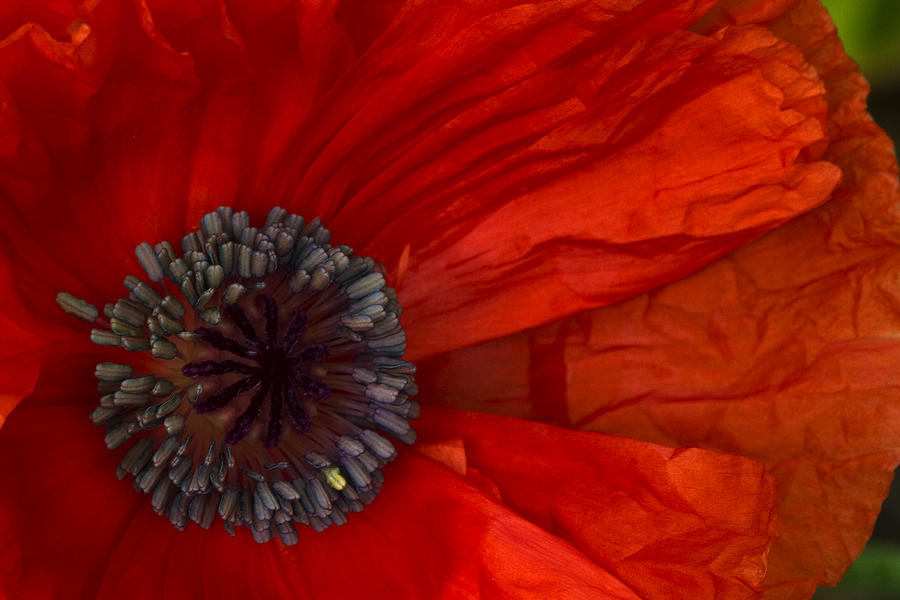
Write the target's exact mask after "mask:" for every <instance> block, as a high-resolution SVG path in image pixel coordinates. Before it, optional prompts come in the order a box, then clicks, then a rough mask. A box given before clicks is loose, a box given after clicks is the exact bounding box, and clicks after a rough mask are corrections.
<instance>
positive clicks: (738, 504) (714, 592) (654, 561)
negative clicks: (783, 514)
mask: <svg viewBox="0 0 900 600" xmlns="http://www.w3.org/2000/svg"><path fill="white" fill-rule="evenodd" d="M416 427H417V429H418V430H419V431H420V432H421V434H422V435H421V439H422V440H423V441H425V442H428V441H430V440H435V439H444V438H456V437H458V438H461V439H462V442H463V445H464V447H465V454H466V465H467V467H468V468H469V469H477V470H478V471H479V473H480V474H481V475H483V476H485V477H487V478H489V479H490V481H492V482H493V483H494V484H496V486H497V489H498V491H499V494H500V497H501V498H502V499H503V502H504V503H505V504H506V505H508V506H509V507H510V508H512V509H513V510H515V511H516V512H518V513H520V514H522V515H523V516H524V517H526V518H527V519H529V520H531V521H533V522H534V523H536V524H538V525H540V526H541V527H543V528H545V529H546V530H548V531H551V532H552V533H554V534H555V535H557V536H560V537H562V538H564V539H566V540H568V541H569V542H571V543H572V544H573V545H574V546H575V547H576V548H578V549H579V550H580V551H582V552H584V553H585V554H586V555H587V556H589V557H590V558H592V559H593V560H594V561H596V562H597V563H598V564H599V565H602V566H603V567H605V568H607V569H609V570H610V572H612V573H613V574H615V575H616V576H618V577H619V578H621V579H622V581H624V582H625V583H627V584H628V585H629V586H631V587H632V588H633V589H634V590H635V591H636V592H637V593H638V594H639V595H640V596H641V597H642V598H646V599H650V598H660V599H662V598H696V599H698V600H699V599H713V598H755V597H757V596H758V594H759V591H760V588H759V584H760V582H761V581H762V578H763V576H764V574H765V570H766V560H765V556H766V553H767V552H768V545H769V543H770V541H771V539H772V537H774V536H773V534H772V533H771V532H770V529H769V528H770V521H771V518H772V505H773V502H774V491H773V486H772V484H771V481H770V479H769V478H768V476H767V475H766V474H765V472H764V471H763V469H762V467H761V465H760V464H759V463H756V462H753V461H750V460H747V459H744V458H741V457H736V456H725V455H721V454H716V453H713V452H708V451H703V450H696V449H688V450H669V449H664V448H661V447H659V446H654V445H651V444H646V443H642V442H638V441H635V440H628V439H623V438H613V437H609V436H605V435H599V434H590V433H582V432H573V431H568V430H564V429H560V428H556V427H550V426H547V425H541V424H538V423H533V422H528V421H522V420H517V419H509V418H506V417H499V416H495V415H488V414H477V413H469V412H463V411H457V410H448V409H441V408H437V407H428V408H427V409H426V410H425V411H423V415H422V418H421V419H420V420H419V421H417V425H416ZM710 498H715V499H716V501H715V502H710V501H709V500H710Z"/></svg>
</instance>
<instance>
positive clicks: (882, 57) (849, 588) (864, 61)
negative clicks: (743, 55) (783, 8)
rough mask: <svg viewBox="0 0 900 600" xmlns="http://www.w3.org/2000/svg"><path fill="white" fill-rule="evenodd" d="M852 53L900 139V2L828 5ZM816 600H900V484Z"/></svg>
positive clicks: (831, 0)
mask: <svg viewBox="0 0 900 600" xmlns="http://www.w3.org/2000/svg"><path fill="white" fill-rule="evenodd" d="M823 3H824V4H825V6H826V7H828V10H829V11H830V12H831V16H832V17H833V18H834V22H835V23H836V24H837V28H838V33H839V34H840V36H841V39H842V40H843V41H844V47H845V48H846V49H847V54H849V55H850V56H852V57H853V58H854V59H856V61H857V62H858V63H859V66H860V67H861V68H862V72H863V73H864V74H865V76H866V77H867V78H868V79H869V82H870V83H871V84H872V93H871V94H870V96H869V112H871V113H872V116H873V117H875V120H876V121H877V122H878V123H879V124H880V125H881V126H882V127H884V129H886V130H887V132H888V134H890V136H891V137H892V138H893V139H894V140H895V141H896V140H900V0H823ZM815 600H900V482H898V481H897V480H895V481H894V486H893V488H892V490H891V495H890V496H889V497H888V499H887V500H886V501H885V503H884V508H883V509H882V513H881V516H880V517H879V518H878V522H877V523H876V524H875V533H874V534H873V535H872V539H871V540H870V541H869V543H868V545H867V546H866V549H865V551H864V552H863V554H862V556H860V557H859V559H858V560H857V561H856V563H854V565H853V566H852V567H851V568H850V570H849V571H847V574H846V575H845V576H844V579H843V581H841V583H840V585H838V587H837V588H834V589H832V588H819V591H818V592H817V593H816V595H815Z"/></svg>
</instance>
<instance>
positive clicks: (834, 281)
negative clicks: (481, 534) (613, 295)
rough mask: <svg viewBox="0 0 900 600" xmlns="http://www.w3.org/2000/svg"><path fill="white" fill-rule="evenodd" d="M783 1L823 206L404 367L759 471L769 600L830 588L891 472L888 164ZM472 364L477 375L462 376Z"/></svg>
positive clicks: (485, 406) (896, 355)
mask: <svg viewBox="0 0 900 600" xmlns="http://www.w3.org/2000/svg"><path fill="white" fill-rule="evenodd" d="M794 4H795V5H794ZM794 4H792V6H793V8H792V10H790V11H789V12H786V13H785V14H783V15H781V16H780V17H778V18H777V19H776V20H774V21H773V22H772V23H771V25H770V28H771V29H772V30H773V31H775V32H776V33H778V34H779V35H785V36H786V35H787V34H788V33H792V34H796V35H799V36H800V37H799V38H798V39H793V38H788V39H790V40H791V41H792V42H795V43H797V44H798V46H799V47H800V48H801V49H802V50H803V51H804V53H805V54H806V56H807V57H809V60H810V62H811V63H812V64H814V65H815V66H816V68H817V69H818V71H819V72H820V74H821V76H822V78H823V80H824V82H825V84H826V88H827V90H828V91H827V93H826V99H827V100H828V102H829V105H830V110H829V127H828V130H829V132H830V136H831V143H830V146H829V148H828V150H827V151H826V153H825V155H824V156H823V158H825V159H826V160H828V161H830V162H832V163H834V164H836V165H838V166H840V167H841V168H842V171H843V173H844V176H843V180H842V183H841V184H840V186H839V188H838V189H837V190H836V191H835V193H834V194H833V198H832V199H831V201H830V202H828V203H827V204H826V205H824V206H823V207H821V208H819V209H817V210H816V211H814V212H812V213H810V214H808V215H805V216H803V217H801V218H799V219H796V220H794V221H792V222H790V223H788V224H786V225H785V226H783V227H781V228H780V229H777V230H775V231H773V232H771V233H769V234H768V235H766V236H765V237H763V238H762V239H760V240H758V241H756V242H755V243H753V244H751V245H749V246H747V247H745V248H742V249H740V250H739V251H737V252H735V253H733V254H732V255H730V256H729V257H727V258H725V259H723V260H720V261H719V262H717V263H715V264H713V265H711V266H710V267H708V268H707V269H705V270H704V271H701V272H700V273H697V274H695V275H694V276H692V277H690V278H688V279H685V280H683V281H680V282H677V283H674V284H671V285H669V286H667V287H665V288H663V289H661V290H659V291H656V292H652V293H650V294H647V295H644V296H641V297H638V298H635V299H633V300H630V301H628V302H624V303H622V304H620V305H616V306H610V307H606V308H602V309H599V310H595V311H592V312H590V313H587V314H584V315H581V316H579V317H575V318H572V319H568V320H566V321H563V322H561V323H559V324H556V325H554V326H550V327H545V328H542V329H538V330H535V331H533V332H527V333H522V334H518V335H516V336H511V337H509V338H507V339H505V340H496V341H494V342H492V343H489V344H484V345H482V346H479V347H474V348H471V349H466V350H463V351H459V352H454V353H450V354H448V355H444V356H441V357H438V358H436V359H435V360H430V361H426V362H425V363H423V364H421V365H420V367H421V373H422V376H421V377H420V386H421V389H422V394H423V397H429V398H432V399H434V400H435V401H436V402H440V403H442V404H448V405H453V406H459V407H463V408H469V409H473V410H488V411H496V412H501V413H503V414H509V415H515V416H522V417H528V418H537V419H541V420H546V421H550V422H554V423H558V424H562V425H568V426H574V427H580V428H585V429H590V430H592V431H603V432H607V433H612V434H616V435H625V436H629V437H636V438H639V439H645V440H648V441H653V442H656V443H661V444H666V445H670V446H676V447H677V446H684V445H699V446H702V447H707V448H711V449H714V450H719V451H723V452H728V453H734V454H741V455H744V456H749V457H751V458H755V459H757V460H760V461H763V462H765V463H766V464H767V466H768V468H769V469H770V471H771V473H772V474H773V476H774V477H775V481H776V486H777V489H778V503H777V523H778V528H779V532H780V537H779V539H778V540H777V541H776V542H775V544H774V545H773V548H772V552H771V555H770V564H771V567H770V569H769V572H768V575H767V580H766V586H767V588H768V590H769V592H768V597H771V598H807V597H809V596H810V594H812V592H813V590H814V589H815V586H816V585H818V584H831V585H833V584H835V583H836V582H837V581H838V580H839V579H840V577H841V575H842V573H843V572H844V571H845V570H846V568H847V567H848V566H849V564H850V563H851V562H852V560H853V559H854V558H855V557H856V556H857V555H858V554H859V552H861V551H862V548H863V545H864V544H865V541H866V539H867V538H868V536H869V534H870V532H871V528H872V526H873V523H874V521H875V517H876V515H877V514H878V512H879V510H880V505H881V502H882V500H883V498H884V497H885V495H886V494H887V490H888V486H889V484H890V481H891V472H892V470H893V469H894V468H895V467H896V466H897V464H898V462H900V444H898V442H897V440H898V439H900V436H898V428H897V426H896V423H897V422H898V421H900V411H898V407H897V403H896V393H895V390H896V388H897V386H898V385H900V379H898V374H897V369H896V365H897V364H898V363H900V344H898V342H897V340H896V330H897V328H898V327H900V316H898V315H900V308H898V304H897V300H896V297H897V295H898V293H900V287H898V285H897V278H896V273H897V271H898V269H900V259H898V257H897V256H898V254H897V247H898V245H900V237H898V235H897V231H898V222H897V213H896V206H897V202H898V200H900V193H898V184H897V166H896V159H895V158H894V156H893V151H892V145H891V143H890V140H888V138H887V137H886V136H885V135H884V133H883V132H882V131H881V130H880V129H879V128H878V127H877V126H876V125H875V124H874V123H873V122H872V121H871V118H870V117H869V116H868V115H867V114H866V112H865V95H866V92H867V85H866V84H865V81H864V80H863V79H862V77H861V76H860V75H859V72H858V70H857V69H856V67H855V65H853V64H852V61H851V60H850V59H849V58H847V57H846V55H845V54H844V53H843V51H842V49H841V47H840V42H839V41H838V39H837V37H836V35H835V33H834V28H833V25H832V24H831V22H830V19H829V18H828V16H827V15H826V14H825V12H824V10H823V9H821V7H820V6H819V5H818V3H815V2H801V3H794ZM753 5H754V6H756V3H753ZM731 6H737V5H736V4H733V5H731ZM746 6H747V7H748V9H749V7H750V4H746ZM772 6H774V3H769V4H768V5H767V7H768V8H772ZM781 7H782V9H784V7H785V3H782V4H781ZM736 14H737V15H738V16H741V15H742V16H743V17H746V18H749V16H748V13H747V12H743V11H737V13H736ZM779 14H780V13H776V14H775V15H774V16H773V15H771V14H769V15H768V18H775V16H778V15H779ZM733 18H734V20H738V21H739V22H741V19H739V18H738V17H737V16H733ZM476 363H477V364H482V365H483V364H491V365H496V366H495V368H494V374H495V377H492V378H491V379H490V380H489V381H485V382H484V383H483V384H482V382H481V381H474V380H473V378H472V377H470V376H463V375H462V373H463V371H464V370H466V369H470V368H472V365H474V364H476ZM469 372H471V371H469ZM460 381H462V382H465V383H464V385H460V383H459V382H460ZM450 390H455V391H454V392H453V393H451V392H450Z"/></svg>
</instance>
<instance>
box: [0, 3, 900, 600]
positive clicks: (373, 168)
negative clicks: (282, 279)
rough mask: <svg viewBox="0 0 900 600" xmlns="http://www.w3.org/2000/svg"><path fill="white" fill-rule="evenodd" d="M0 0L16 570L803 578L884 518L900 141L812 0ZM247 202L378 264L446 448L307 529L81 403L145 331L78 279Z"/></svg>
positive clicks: (566, 584)
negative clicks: (199, 503)
mask: <svg viewBox="0 0 900 600" xmlns="http://www.w3.org/2000/svg"><path fill="white" fill-rule="evenodd" d="M0 24H2V28H3V34H4V35H6V38H5V39H4V41H3V42H2V43H0V53H2V54H3V60H0V81H2V82H3V86H2V87H0V94H2V104H0V107H2V120H0V128H2V132H3V136H2V139H3V144H2V145H0V160H2V164H3V169H2V170H0V185H2V186H3V187H2V189H3V193H4V213H3V215H4V219H3V220H2V223H0V228H2V233H3V235H2V236H0V239H2V242H0V249H2V251H3V255H4V259H3V261H2V263H0V266H2V270H0V278H2V283H3V289H4V290H9V293H7V294H4V295H3V297H2V305H0V318H2V319H3V324H4V327H3V329H2V331H3V334H2V335H3V336H4V340H3V341H4V342H6V343H4V344H3V345H2V346H0V347H2V348H3V350H2V351H0V352H3V357H4V359H5V360H4V361H3V367H2V372H0V385H2V388H0V390H2V395H0V414H2V415H3V416H5V417H8V418H7V420H6V422H5V423H4V424H3V427H2V429H0V464H2V467H3V472H4V473H5V475H6V480H7V481H6V483H5V484H4V486H3V491H2V492H0V536H2V537H0V559H2V564H3V565H4V566H3V569H2V571H0V586H2V587H0V589H2V590H3V592H4V594H6V595H9V596H12V597H26V598H33V597H48V596H49V597H53V596H57V597H78V596H84V597H94V596H102V597H120V596H122V595H124V594H126V593H127V594H129V595H130V596H134V595H137V596H146V597H148V598H149V597H159V596H167V597H169V596H171V597H181V596H188V595H191V596H206V595H209V596H213V595H215V596H220V597H236V596H237V597H240V596H264V597H272V596H282V595H287V594H297V593H300V594H303V593H304V592H305V593H306V594H307V595H309V596H311V597H327V596H333V597H354V596H358V595H363V594H365V595H376V596H378V595H382V596H390V597H429V598H430V597H474V596H485V597H542V598H543V597H584V598H597V597H611V598H673V597H685V598H688V597H689V598H713V597H725V598H745V597H746V598H751V597H760V596H762V595H763V594H765V595H766V597H772V598H788V597H807V596H809V594H810V592H811V590H812V588H813V587H814V585H815V584H816V583H817V582H830V581H833V580H834V579H835V578H836V577H838V576H839V574H840V573H841V572H842V571H843V569H844V568H846V566H847V564H848V563H849V561H850V560H851V558H852V557H853V555H855V553H856V552H858V551H859V549H860V548H861V544H862V543H863V541H864V540H865V537H866V535H867V534H868V531H869V530H870V528H871V523H872V520H873V518H874V514H875V512H876V510H877V504H878V502H880V500H881V499H882V498H883V495H884V493H885V492H886V485H887V482H888V480H889V471H890V469H892V468H893V467H894V466H896V463H897V457H898V444H897V442H896V441H895V440H896V435H895V434H896V425H895V423H896V420H897V415H896V414H895V413H894V412H891V410H892V407H891V404H890V398H889V396H888V390H889V388H890V386H892V385H893V380H892V379H891V377H893V374H892V373H890V371H891V369H890V368H889V367H890V365H891V360H890V359H891V358H892V357H893V356H894V355H895V354H894V353H896V352H897V351H898V349H897V345H896V344H895V343H894V342H893V341H891V339H890V335H889V329H888V328H889V327H890V326H891V325H893V323H894V320H895V319H896V317H895V315H894V312H893V310H894V309H893V304H892V303H891V302H892V301H891V300H890V295H889V293H890V291H891V282H892V278H891V275H890V267H891V266H892V264H893V261H894V260H895V259H894V258H893V257H892V255H891V254H892V253H894V252H895V251H896V247H895V246H896V244H895V242H896V239H895V237H894V236H895V234H894V233H893V232H892V231H891V229H892V228H893V227H894V226H895V225H896V215H895V214H893V212H892V211H893V207H894V204H895V202H896V194H897V191H896V163H895V162H894V161H893V160H892V158H891V157H890V144H889V142H888V141H887V140H886V138H884V136H883V134H882V133H881V132H880V131H879V130H878V129H877V128H876V127H875V126H874V125H873V124H872V123H871V121H870V120H869V118H868V116H867V115H866V114H865V110H864V94H865V84H864V82H863V81H862V80H861V79H860V78H859V75H858V73H857V71H856V70H855V67H853V66H852V64H848V59H847V58H846V57H845V56H844V54H843V52H842V51H841V49H840V45H839V42H837V40H836V38H835V37H834V33H833V28H832V27H831V26H830V21H829V20H828V18H827V15H825V14H824V12H822V10H821V7H819V6H818V4H817V3H815V2H798V1H793V2H788V1H784V2H774V1H773V2H746V1H744V2H733V3H730V2H725V3H715V2H712V1H706V2H704V1H687V0H685V1H683V2H672V1H671V0H666V1H662V0H659V1H655V0H646V1H644V2H613V1H605V2H600V3H587V2H578V1H576V0H572V1H570V2H552V3H551V2H547V3H539V4H530V5H519V4H516V3H510V2H472V3H460V2H453V3H449V2H447V3H444V2H424V3H399V2H397V3H393V2H379V3H366V4H362V3H356V2H346V3H340V2H328V3H306V2H301V3H294V2H279V1H277V0H271V1H267V2H259V1H254V2H241V1H234V2H232V1H225V2H221V1H218V2H217V1H214V0H211V1H209V2H206V1H201V2H197V3H195V4H191V5H185V4H184V3H168V2H165V1H160V2H143V1H142V2H135V3H133V4H132V3H124V2H112V1H110V0H102V1H100V2H90V3H79V4H76V5H69V4H62V3H55V2H49V1H48V2H39V3H35V4H28V5H24V4H22V5H20V4H10V5H8V7H5V8H3V9H0ZM836 186H838V187H837V188H836ZM832 192H834V193H832ZM220 205H233V206H235V207H236V208H237V209H242V208H244V209H246V210H247V211H248V212H249V213H250V216H251V218H252V220H253V222H255V223H261V222H262V220H263V219H264V218H265V216H266V214H267V213H268V210H269V208H271V207H272V206H274V205H280V206H284V207H287V208H288V209H289V210H291V211H293V212H296V213H300V214H303V215H305V216H307V217H312V216H317V215H320V216H321V217H322V220H323V222H325V223H326V224H327V225H328V227H329V228H330V229H331V230H332V231H333V232H334V235H335V242H334V243H346V244H349V245H350V246H352V247H354V248H355V249H357V250H358V251H359V253H360V254H363V255H369V256H372V257H375V258H376V259H377V260H379V261H381V262H382V263H383V264H384V267H385V272H386V273H387V275H388V279H389V280H390V281H391V282H392V284H393V285H394V286H395V287H396V288H397V290H398V292H399V296H400V299H401V301H402V303H403V307H404V311H405V312H404V314H403V326H404V328H405V330H406V334H407V338H408V342H409V350H408V352H407V357H408V358H409V359H411V360H415V361H417V362H418V363H419V369H418V373H417V377H418V381H419V384H420V388H421V393H420V395H419V398H420V400H421V401H422V403H423V405H425V408H424V410H423V412H422V415H421V417H420V418H419V419H418V420H417V421H416V422H415V428H416V429H417V430H418V431H419V433H420V441H419V442H418V443H417V444H416V445H415V446H413V447H412V449H409V450H405V451H401V452H400V456H399V458H398V459H397V460H396V461H395V462H394V463H393V464H391V465H388V466H387V467H385V470H384V474H385V482H384V487H383V490H382V491H381V493H380V495H379V496H378V498H377V499H376V500H375V501H374V502H373V503H372V504H371V505H370V506H368V507H366V509H365V510H364V511H363V512H362V513H361V514H356V515H352V516H351V518H350V522H349V523H348V525H346V526H344V527H331V528H329V529H328V530H327V531H325V532H322V533H317V532H314V531H311V530H308V529H304V530H301V531H300V543H299V544H297V545H295V546H291V547H286V546H283V545H281V544H280V543H278V542H273V543H268V544H262V545H257V544H255V543H254V542H253V540H252V539H251V537H250V536H249V535H246V534H245V532H243V531H240V532H238V535H237V537H236V539H230V538H228V536H227V534H226V532H225V531H224V530H223V529H222V528H220V527H213V528H212V529H210V530H208V531H207V530H205V529H201V528H199V527H196V526H193V525H190V526H188V528H187V530H186V531H184V532H179V531H176V530H175V529H174V528H172V527H170V526H169V525H168V524H167V523H166V520H165V519H163V518H161V517H158V516H157V515H155V514H153V512H152V511H151V510H150V507H149V506H148V502H147V500H146V497H145V496H143V495H141V494H136V493H134V492H133V491H132V490H130V489H128V486H127V485H125V484H124V483H122V482H119V481H117V480H116V478H115V477H114V476H113V472H114V471H115V467H116V464H118V463H119V460H120V459H121V458H122V451H118V453H116V452H109V451H108V450H107V449H106V448H104V447H103V444H102V442H101V434H102V431H101V430H99V429H98V428H96V427H95V426H94V425H92V424H91V423H90V422H89V419H88V418H87V416H86V414H87V412H89V410H90V408H92V407H94V406H96V403H97V395H98V394H97V391H96V390H97V382H96V380H94V378H93V374H94V369H95V365H96V364H97V363H98V362H101V361H109V360H115V361H121V360H124V359H123V358H122V354H123V353H124V351H123V350H121V349H109V348H104V347H98V346H92V345H91V344H90V343H89V342H88V341H87V339H86V337H87V335H86V329H89V328H90V326H87V327H85V326H84V324H83V323H81V324H80V325H81V327H80V326H79V322H78V321H77V320H75V319H73V318H72V317H71V316H69V315H64V314H62V313H61V312H60V311H59V309H58V307H57V306H56V305H55V303H54V301H53V298H54V297H55V295H56V293H57V292H58V291H60V290H66V291H67V292H71V293H72V294H74V295H75V296H78V297H81V298H86V299H87V300H89V301H90V302H92V303H95V304H99V305H102V303H103V302H105V301H107V300H114V299H115V298H117V297H119V296H121V295H122V293H123V292H121V291H119V290H120V289H121V288H120V283H121V281H122V279H123V277H124V276H125V275H126V274H128V273H135V272H139V270H140V266H139V264H138V262H137V261H136V260H135V256H134V254H133V249H134V248H135V246H136V245H138V244H139V243H141V242H144V241H148V242H151V243H155V242H157V241H160V240H164V239H168V240H170V241H173V242H174V241H177V240H179V239H181V237H182V236H183V235H184V234H185V233H187V232H189V231H192V230H193V229H195V228H196V227H197V223H198V221H199V220H200V219H201V217H202V216H203V215H204V214H205V213H208V212H210V211H215V209H216V207H218V206H220ZM795 217H799V218H796V219H795ZM792 219H793V220H792ZM788 221H790V223H787V222H788ZM785 223H787V224H785ZM779 226H781V227H779ZM773 229H774V231H770V230H773ZM767 232H768V233H767ZM763 234H766V235H765V236H764V237H762V238H761V239H757V238H760V236H763ZM754 240H756V241H754ZM751 242H752V243H751ZM736 249H737V251H736V252H733V253H731V254H728V253H730V252H732V251H734V250H736ZM726 254H728V256H727V258H722V257H724V256H725V255H726ZM717 259H719V260H717ZM711 263H712V264H711ZM704 267H706V268H705V269H704ZM660 286H665V287H662V288H660ZM655 288H659V289H657V290H656V291H654V292H650V293H648V290H651V289H655ZM615 303H618V304H615ZM598 307H605V308H598ZM573 315H574V316H573ZM566 317H569V318H566ZM560 319H563V320H560ZM263 321H266V319H263ZM548 323H552V324H551V325H547V326H546V327H544V328H538V329H530V328H534V327H538V326H541V325H546V324H548ZM526 330H527V331H526ZM23 398H24V400H23ZM266 402H271V403H272V404H274V402H275V401H274V396H272V400H271V401H269V400H267V401H266ZM440 404H444V405H447V406H449V407H451V408H440V407H438V405H440ZM13 407H15V410H12V409H13ZM459 408H467V409H476V410H477V411H480V412H479V413H478V414H476V413H467V412H464V411H460V410H458V409H459ZM487 412H500V413H506V414H507V415H512V416H515V417H519V418H517V419H516V418H510V417H509V416H497V415H489V414H485V413H487ZM531 420H541V421H548V422H551V423H553V424H552V425H546V424H538V423H534V422H532V421H531ZM557 425H563V426H567V427H570V428H580V429H585V430H590V431H572V430H570V429H565V428H562V427H558V426H557ZM598 432H607V433H609V432H612V433H615V434H618V435H622V436H624V437H620V438H616V437H609V436H607V435H604V434H603V433H598ZM892 434H894V435H893V437H892ZM628 438H634V439H628ZM637 440H643V441H637ZM654 444H660V445H654ZM259 446H260V449H262V444H260V445H259ZM667 446H668V447H672V448H678V447H688V446H700V447H701V448H706V449H687V450H672V449H670V448H667ZM711 450H716V451H719V452H725V453H726V454H722V453H717V452H713V451H711ZM748 457H749V458H748ZM763 465H765V467H764V466H763ZM766 471H768V473H767V472H766ZM773 480H774V488H773V487H772V481H773ZM773 507H774V510H773ZM773 518H774V520H773ZM200 520H202V519H200ZM301 529H302V528H301ZM776 536H777V539H775V537H776ZM773 539H775V541H774V543H773ZM770 544H771V549H772V550H771V553H770V552H769V549H770Z"/></svg>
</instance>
